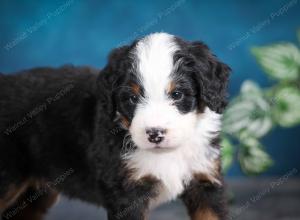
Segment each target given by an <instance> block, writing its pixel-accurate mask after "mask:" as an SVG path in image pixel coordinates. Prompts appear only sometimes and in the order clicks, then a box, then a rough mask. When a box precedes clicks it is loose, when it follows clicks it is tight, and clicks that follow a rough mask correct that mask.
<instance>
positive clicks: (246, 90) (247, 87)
mask: <svg viewBox="0 0 300 220" xmlns="http://www.w3.org/2000/svg"><path fill="white" fill-rule="evenodd" d="M241 93H243V94H248V95H250V94H261V88H260V87H259V85H258V84H257V83H255V82H254V81H252V80H245V81H244V82H243V84H242V86H241Z"/></svg>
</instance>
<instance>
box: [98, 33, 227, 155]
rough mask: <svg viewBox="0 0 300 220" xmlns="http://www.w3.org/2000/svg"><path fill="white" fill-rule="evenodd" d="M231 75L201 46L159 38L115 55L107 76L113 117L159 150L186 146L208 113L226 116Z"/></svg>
mask: <svg viewBox="0 0 300 220" xmlns="http://www.w3.org/2000/svg"><path fill="white" fill-rule="evenodd" d="M229 70H230V69H229V67H228V66H226V65H225V64H223V63H221V62H219V61H218V60H217V58H216V57H215V56H214V55H213V54H212V53H211V52H210V51H209V49H208V47H207V46H206V45H204V44H203V43H201V42H186V41H183V40H181V39H179V38H177V37H174V36H172V35H169V34H165V33H156V34H151V35H149V36H147V37H145V38H143V39H141V40H139V41H136V42H134V43H133V44H132V45H130V46H125V47H121V48H118V49H116V50H114V51H113V52H112V54H111V56H110V59H109V63H108V65H107V66H106V68H105V69H104V71H103V72H104V76H105V77H106V78H105V80H106V84H107V85H109V89H110V90H111V97H112V99H113V114H114V116H117V117H118V118H119V119H120V121H121V123H122V125H123V127H125V128H126V129H128V130H129V133H130V135H131V137H132V140H133V142H134V144H135V145H136V146H137V147H138V148H140V149H145V150H155V149H174V148H179V147H181V146H183V145H184V143H185V142H186V141H187V140H189V139H190V138H191V136H193V135H194V130H195V127H196V126H197V123H199V118H201V114H202V113H203V112H204V110H205V109H206V108H209V109H210V110H211V111H214V112H216V113H222V111H223V109H224V107H225V105H226V86H227V81H228V74H229ZM105 73H106V74H105Z"/></svg>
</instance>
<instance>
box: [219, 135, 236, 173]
mask: <svg viewBox="0 0 300 220" xmlns="http://www.w3.org/2000/svg"><path fill="white" fill-rule="evenodd" d="M233 149H234V148H233V145H232V143H231V142H230V141H229V139H228V138H225V137H224V138H222V142H221V155H222V169H223V173H226V171H228V169H229V168H230V167H231V165H232V162H233V155H234V150H233Z"/></svg>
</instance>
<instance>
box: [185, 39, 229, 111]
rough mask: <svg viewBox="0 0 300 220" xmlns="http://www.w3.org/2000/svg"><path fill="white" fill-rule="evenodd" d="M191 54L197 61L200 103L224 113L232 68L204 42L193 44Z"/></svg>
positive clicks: (195, 63) (196, 69)
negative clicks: (218, 57)
mask: <svg viewBox="0 0 300 220" xmlns="http://www.w3.org/2000/svg"><path fill="white" fill-rule="evenodd" d="M189 53H190V54H191V55H192V56H193V58H194V60H195V62H194V67H195V72H196V74H194V75H195V76H194V77H195V78H196V81H197V84H198V94H199V95H198V98H199V101H200V102H204V103H205V104H206V105H207V106H208V107H209V108H210V109H211V110H213V111H215V112H217V113H222V112H223V111H224V108H225V107H226V105H227V84H228V79H229V73H230V71H231V69H230V67H229V66H227V65H226V64H224V63H222V62H220V61H219V60H218V59H217V57H216V56H215V55H213V54H212V53H211V52H210V50H209V48H208V47H207V46H206V45H205V44H203V43H202V42H198V41H197V42H192V43H191V44H190V47H189Z"/></svg>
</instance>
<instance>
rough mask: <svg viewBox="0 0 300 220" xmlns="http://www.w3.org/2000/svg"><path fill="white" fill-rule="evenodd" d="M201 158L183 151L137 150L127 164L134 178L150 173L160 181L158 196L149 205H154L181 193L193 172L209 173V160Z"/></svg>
mask: <svg viewBox="0 0 300 220" xmlns="http://www.w3.org/2000/svg"><path fill="white" fill-rule="evenodd" d="M194 153H196V152H194ZM198 154H199V152H198ZM203 159H204V158H202V157H201V155H198V156H197V155H191V156H189V155H186V154H185V153H184V151H183V152H182V151H178V152H173V153H162V154H156V153H147V152H138V153H136V154H135V155H133V156H132V157H131V159H130V160H129V161H128V166H129V167H131V168H134V169H135V173H134V174H133V177H134V179H136V180H138V179H140V178H142V177H144V176H148V175H151V176H153V177H155V178H157V179H158V180H159V181H160V183H161V184H160V186H159V188H158V189H156V190H157V193H158V196H157V197H156V198H155V199H153V200H152V201H151V207H155V206H157V205H159V204H161V203H164V202H167V201H170V200H173V199H175V198H177V197H178V196H179V195H180V194H182V193H183V191H184V189H185V187H186V186H187V185H188V184H189V182H190V181H191V180H192V178H193V175H194V174H195V173H205V174H208V175H209V173H211V170H210V167H211V161H209V160H207V159H206V160H203Z"/></svg>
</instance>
